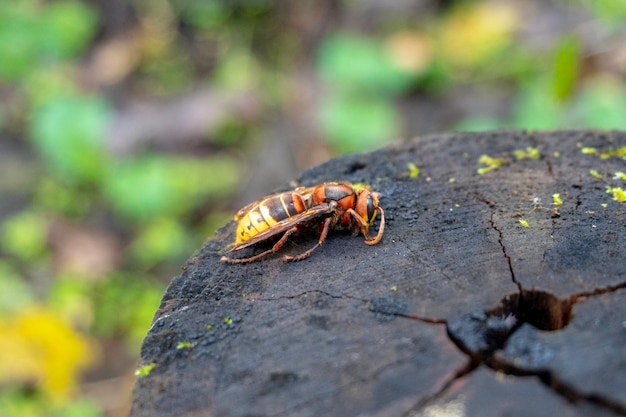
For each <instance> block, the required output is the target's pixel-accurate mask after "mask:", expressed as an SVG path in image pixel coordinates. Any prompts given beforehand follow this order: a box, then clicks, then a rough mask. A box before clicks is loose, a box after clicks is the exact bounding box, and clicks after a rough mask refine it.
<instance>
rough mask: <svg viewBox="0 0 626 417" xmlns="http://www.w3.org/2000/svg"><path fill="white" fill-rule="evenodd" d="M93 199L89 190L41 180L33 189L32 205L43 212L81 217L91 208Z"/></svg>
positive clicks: (55, 181) (49, 179)
mask: <svg viewBox="0 0 626 417" xmlns="http://www.w3.org/2000/svg"><path fill="white" fill-rule="evenodd" d="M91 191H92V190H91ZM93 199H94V195H93V192H90V190H81V189H78V188H77V187H70V186H68V185H67V184H64V183H62V182H60V181H58V180H56V179H53V178H43V179H41V181H40V183H39V184H38V186H37V188H36V189H35V197H34V202H33V205H34V206H35V207H36V208H38V209H40V210H42V211H44V212H52V213H57V214H64V215H67V216H70V217H82V216H84V215H85V214H86V213H87V212H88V211H89V210H90V209H91V208H92V202H93V201H92V200H93Z"/></svg>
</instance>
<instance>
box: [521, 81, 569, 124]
mask: <svg viewBox="0 0 626 417" xmlns="http://www.w3.org/2000/svg"><path fill="white" fill-rule="evenodd" d="M513 127H514V128H516V129H531V130H551V129H558V128H561V127H563V112H562V108H561V105H560V104H559V103H558V102H557V100H556V99H555V97H554V95H553V93H552V89H550V88H549V83H548V80H546V79H536V80H532V81H531V82H528V83H525V84H522V86H521V89H520V92H519V93H518V96H517V98H516V99H515V103H514V109H513Z"/></svg>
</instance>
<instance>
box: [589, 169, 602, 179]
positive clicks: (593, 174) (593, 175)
mask: <svg viewBox="0 0 626 417" xmlns="http://www.w3.org/2000/svg"><path fill="white" fill-rule="evenodd" d="M589 173H590V174H591V176H592V177H595V178H599V179H603V178H604V177H603V176H602V174H600V173H599V172H598V171H596V170H595V169H590V170H589Z"/></svg>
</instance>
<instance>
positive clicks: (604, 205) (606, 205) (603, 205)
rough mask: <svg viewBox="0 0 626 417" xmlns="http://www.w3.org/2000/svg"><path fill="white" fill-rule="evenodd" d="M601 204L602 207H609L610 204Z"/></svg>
mask: <svg viewBox="0 0 626 417" xmlns="http://www.w3.org/2000/svg"><path fill="white" fill-rule="evenodd" d="M600 206H601V207H602V208H607V207H608V206H609V205H608V204H606V203H602V204H600Z"/></svg>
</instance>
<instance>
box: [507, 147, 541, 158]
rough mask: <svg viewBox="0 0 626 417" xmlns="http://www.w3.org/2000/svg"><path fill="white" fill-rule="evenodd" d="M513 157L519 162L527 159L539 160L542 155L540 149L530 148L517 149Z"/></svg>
mask: <svg viewBox="0 0 626 417" xmlns="http://www.w3.org/2000/svg"><path fill="white" fill-rule="evenodd" d="M513 156H514V157H515V159H517V160H518V161H519V160H521V159H527V158H530V159H539V158H540V157H541V154H540V153H539V149H537V148H533V147H531V146H529V147H527V148H526V149H517V150H515V151H513Z"/></svg>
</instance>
